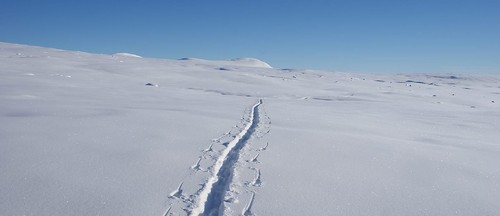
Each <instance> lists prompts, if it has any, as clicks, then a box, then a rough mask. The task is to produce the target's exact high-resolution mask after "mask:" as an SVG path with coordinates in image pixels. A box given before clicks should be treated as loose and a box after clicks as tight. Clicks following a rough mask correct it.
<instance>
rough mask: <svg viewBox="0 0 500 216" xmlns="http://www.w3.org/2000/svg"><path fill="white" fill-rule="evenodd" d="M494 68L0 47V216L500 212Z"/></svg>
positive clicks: (499, 85) (499, 96)
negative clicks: (383, 66)
mask: <svg viewBox="0 0 500 216" xmlns="http://www.w3.org/2000/svg"><path fill="white" fill-rule="evenodd" d="M499 103H500V78H499V77H495V76H489V77H485V76H483V77H481V76H465V75H426V74H419V75H363V74H349V73H333V72H321V71H310V70H292V69H273V68H271V67H270V66H269V65H268V64H266V63H263V62H261V61H258V60H252V59H240V60H233V61H208V60H201V59H184V60H161V59H148V58H137V57H132V56H130V55H116V54H115V55H96V54H88V53H83V52H72V51H63V50H56V49H48V48H41V47H31V46H24V45H16V44H8V43H0V122H1V124H0V191H1V194H2V196H0V215H197V214H202V215H208V214H213V215H499V214H500V166H499V164H500V142H499V141H498V140H500V133H498V131H499V128H500V127H499V122H500V107H499Z"/></svg>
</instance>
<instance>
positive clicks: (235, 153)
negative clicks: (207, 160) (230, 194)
mask: <svg viewBox="0 0 500 216" xmlns="http://www.w3.org/2000/svg"><path fill="white" fill-rule="evenodd" d="M262 103H263V102H262V99H259V101H258V102H257V103H256V104H255V105H253V107H252V109H251V112H250V118H249V122H248V123H247V124H246V126H245V128H244V129H243V130H242V131H241V132H240V133H239V134H238V135H236V136H235V137H234V139H233V140H232V141H231V142H229V143H228V145H227V148H226V149H224V151H223V152H222V154H221V155H220V157H219V158H218V159H217V161H216V162H215V165H214V168H213V173H212V176H211V177H210V178H209V179H208V182H207V183H206V184H205V186H204V187H203V189H202V191H201V192H200V195H199V199H198V201H197V203H196V208H194V209H193V210H192V211H191V215H219V214H220V213H221V212H220V210H221V207H222V203H223V199H224V194H225V193H226V189H227V187H228V186H229V184H230V183H231V181H232V178H233V168H234V164H235V163H236V162H237V161H238V158H239V152H240V150H241V149H242V148H243V147H244V146H245V144H246V143H247V142H248V140H249V139H250V137H251V136H252V134H253V133H254V132H255V130H256V128H257V125H258V123H259V109H258V108H259V106H260V105H261V104H262Z"/></svg>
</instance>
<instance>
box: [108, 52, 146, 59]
mask: <svg viewBox="0 0 500 216" xmlns="http://www.w3.org/2000/svg"><path fill="white" fill-rule="evenodd" d="M111 55H112V56H121V57H132V58H142V56H140V55H136V54H132V53H113V54H111Z"/></svg>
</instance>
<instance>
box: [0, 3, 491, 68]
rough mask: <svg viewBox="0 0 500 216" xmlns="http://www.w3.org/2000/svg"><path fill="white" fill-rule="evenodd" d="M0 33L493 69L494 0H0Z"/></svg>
mask: <svg viewBox="0 0 500 216" xmlns="http://www.w3.org/2000/svg"><path fill="white" fill-rule="evenodd" d="M0 41H3V42H12V43H21V44H30V45H38V46H46V47H54V48H61V49H69V50H81V51H87V52H93V53H114V52H131V53H136V54H139V55H143V56H147V57H159V58H174V59H176V58H181V57H197V58H205V59H231V58H236V57H256V58H259V59H262V60H264V61H266V62H268V63H270V64H271V65H273V66H275V67H281V68H313V69H327V70H337V71H350V72H376V73H397V72H462V73H463V72H466V73H497V74H500V1H499V0H490V1H485V0H469V1H464V0H448V1H445V0H432V1H431V0H414V1H405V0H392V1H384V0H365V1H356V0H342V1H341V0H338V1H337V0H286V1H285V0H144V1H137V0H133V1H132V0H116V1H115V0H109V1H106V0H99V1H98V0H85V1H74V0H44V1H41V0H0Z"/></svg>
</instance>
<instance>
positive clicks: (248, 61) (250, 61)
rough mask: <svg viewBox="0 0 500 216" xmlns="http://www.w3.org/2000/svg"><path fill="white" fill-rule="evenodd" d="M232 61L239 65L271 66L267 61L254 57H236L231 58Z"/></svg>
mask: <svg viewBox="0 0 500 216" xmlns="http://www.w3.org/2000/svg"><path fill="white" fill-rule="evenodd" d="M231 61H232V62H237V63H238V64H239V65H242V66H248V67H261V68H273V67H271V65H269V64H268V63H266V62H264V61H261V60H259V59H256V58H236V59H231Z"/></svg>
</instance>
